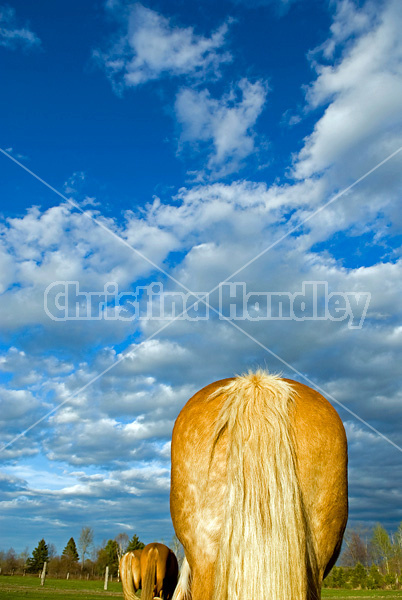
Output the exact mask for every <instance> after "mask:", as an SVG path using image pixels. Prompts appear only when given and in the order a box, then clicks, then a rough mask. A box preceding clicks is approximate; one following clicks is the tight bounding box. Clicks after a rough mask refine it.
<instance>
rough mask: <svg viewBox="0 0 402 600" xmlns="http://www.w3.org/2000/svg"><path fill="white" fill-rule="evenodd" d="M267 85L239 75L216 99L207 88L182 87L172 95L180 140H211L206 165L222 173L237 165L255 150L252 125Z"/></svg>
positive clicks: (235, 168) (194, 142) (257, 114)
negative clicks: (235, 81) (174, 96)
mask: <svg viewBox="0 0 402 600" xmlns="http://www.w3.org/2000/svg"><path fill="white" fill-rule="evenodd" d="M267 92H268V88H267V85H266V84H265V83H264V82H262V81H257V82H255V83H251V82H250V81H249V80H248V79H241V80H240V82H239V83H238V85H237V86H236V87H234V88H232V89H231V90H230V92H229V93H227V94H224V95H223V96H222V97H221V98H220V99H218V100H217V99H215V98H212V97H211V94H210V92H209V91H208V90H206V89H204V90H201V91H197V90H193V89H189V88H185V89H182V90H181V91H180V92H179V93H178V95H177V98H176V102H175V111H176V118H177V121H178V122H179V124H180V125H181V127H182V132H181V135H180V147H181V148H182V147H183V145H184V144H187V143H189V144H195V145H197V144H199V143H203V142H204V143H208V144H209V143H212V145H213V149H212V151H211V152H210V153H209V160H208V164H207V169H208V170H209V171H212V172H213V173H214V174H215V175H220V176H221V175H224V174H227V173H231V172H233V171H235V170H237V169H239V168H240V166H241V164H242V162H243V160H244V159H245V158H247V157H248V156H249V155H250V154H251V153H252V152H254V151H255V150H256V144H255V137H256V135H255V132H254V129H253V128H254V126H255V124H256V121H257V119H258V117H259V115H260V114H261V112H262V110H263V108H264V104H265V101H266V96H267Z"/></svg>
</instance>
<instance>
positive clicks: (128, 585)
mask: <svg viewBox="0 0 402 600" xmlns="http://www.w3.org/2000/svg"><path fill="white" fill-rule="evenodd" d="M141 554H142V550H134V551H133V552H126V554H123V556H122V557H121V559H120V563H119V570H120V577H121V583H122V586H123V595H124V600H137V599H138V596H136V592H137V591H138V590H139V589H140V587H141V562H140V560H141Z"/></svg>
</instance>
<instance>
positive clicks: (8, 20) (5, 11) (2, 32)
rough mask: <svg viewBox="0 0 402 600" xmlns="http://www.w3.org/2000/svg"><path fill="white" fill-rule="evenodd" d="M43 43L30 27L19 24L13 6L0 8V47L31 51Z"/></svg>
mask: <svg viewBox="0 0 402 600" xmlns="http://www.w3.org/2000/svg"><path fill="white" fill-rule="evenodd" d="M40 43H41V41H40V39H39V38H38V36H37V35H36V34H35V33H34V32H33V31H31V29H29V27H28V26H25V27H20V26H19V25H18V24H17V19H16V15H15V10H14V8H12V7H11V6H0V46H4V47H5V48H10V49H12V50H14V49H15V48H23V49H26V50H28V49H30V48H34V47H37V46H39V45H40Z"/></svg>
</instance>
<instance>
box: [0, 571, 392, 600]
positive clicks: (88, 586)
mask: <svg viewBox="0 0 402 600" xmlns="http://www.w3.org/2000/svg"><path fill="white" fill-rule="evenodd" d="M108 588H109V589H108V591H107V592H105V591H104V590H103V581H86V580H85V581H81V580H77V579H69V580H68V581H67V580H66V579H51V578H47V579H46V583H45V585H44V587H41V585H40V581H39V577H32V576H28V575H27V576H26V577H22V576H17V575H15V576H7V575H3V576H0V598H1V600H17V599H18V598H25V599H26V600H39V599H41V598H42V599H44V600H73V598H79V600H101V599H102V598H107V597H115V598H119V597H120V598H123V593H122V588H121V583H117V582H115V581H113V582H111V583H109V586H108ZM322 597H323V598H337V600H343V599H345V600H352V599H353V598H356V599H358V600H364V599H365V598H367V599H371V598H379V599H380V598H385V599H386V600H393V599H394V598H398V599H401V600H402V590H329V589H324V590H323V591H322Z"/></svg>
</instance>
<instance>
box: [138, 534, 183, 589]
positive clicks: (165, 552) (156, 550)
mask: <svg viewBox="0 0 402 600" xmlns="http://www.w3.org/2000/svg"><path fill="white" fill-rule="evenodd" d="M178 571H179V567H178V564H177V558H176V556H175V554H174V553H173V552H172V550H170V548H168V547H167V546H165V545H164V544H158V543H152V544H148V545H147V546H145V548H144V549H143V551H142V553H141V580H142V588H141V600H152V599H153V598H155V597H158V598H163V599H164V600H171V598H172V597H173V592H174V590H175V587H176V583H177V576H178Z"/></svg>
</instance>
